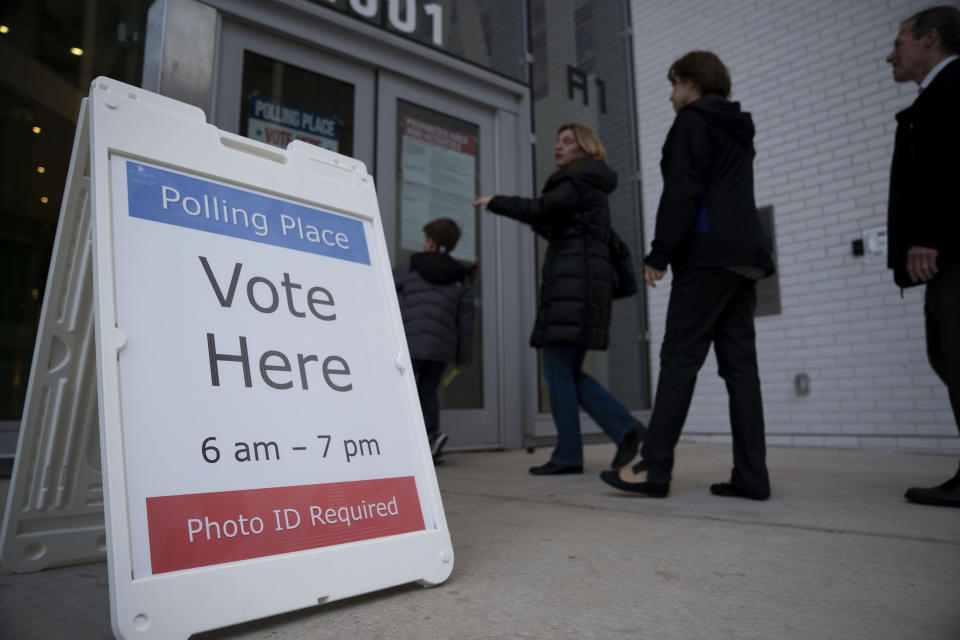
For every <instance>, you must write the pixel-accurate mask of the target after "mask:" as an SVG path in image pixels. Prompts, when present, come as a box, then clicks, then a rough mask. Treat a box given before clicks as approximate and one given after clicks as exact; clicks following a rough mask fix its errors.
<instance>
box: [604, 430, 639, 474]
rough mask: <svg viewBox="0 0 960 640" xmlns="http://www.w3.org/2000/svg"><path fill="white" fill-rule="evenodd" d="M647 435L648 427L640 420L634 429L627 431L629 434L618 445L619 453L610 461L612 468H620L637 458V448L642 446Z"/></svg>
mask: <svg viewBox="0 0 960 640" xmlns="http://www.w3.org/2000/svg"><path fill="white" fill-rule="evenodd" d="M645 435H647V428H646V427H645V426H643V425H642V424H641V423H639V422H638V423H637V424H636V426H634V427H633V429H630V431H627V434H626V435H625V436H623V440H621V441H620V444H619V445H617V454H616V455H615V456H613V462H611V463H610V468H611V469H619V468H621V467H623V466H624V465H626V464H627V463H628V462H630V461H631V460H633V459H634V458H636V457H637V450H638V449H639V448H640V443H641V442H643V437H644V436H645Z"/></svg>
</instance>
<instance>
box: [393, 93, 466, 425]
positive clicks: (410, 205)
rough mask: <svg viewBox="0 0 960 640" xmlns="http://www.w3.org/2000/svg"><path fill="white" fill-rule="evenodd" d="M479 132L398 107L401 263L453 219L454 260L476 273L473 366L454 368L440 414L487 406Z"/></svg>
mask: <svg viewBox="0 0 960 640" xmlns="http://www.w3.org/2000/svg"><path fill="white" fill-rule="evenodd" d="M479 136H480V127H479V126H477V125H476V124H473V123H470V122H465V121H463V120H460V119H458V118H454V117H452V116H448V115H445V114H443V113H440V112H438V111H434V110H432V109H427V108H425V107H421V106H418V105H415V104H412V103H410V102H405V101H403V100H400V101H398V103H397V140H398V143H397V167H398V175H397V230H398V232H397V264H405V263H406V262H407V261H409V260H410V256H411V255H413V254H414V253H417V252H419V251H423V241H424V235H423V226H424V225H425V224H426V223H428V222H430V221H431V220H436V219H437V218H450V219H451V220H453V221H454V222H456V223H457V224H458V225H459V226H460V231H461V233H462V235H461V236H460V241H459V242H458V243H457V246H456V248H454V250H453V251H452V252H451V254H450V255H451V256H452V257H453V258H454V259H456V260H457V261H458V262H460V263H461V264H463V265H464V266H466V267H468V268H472V269H473V272H474V278H473V295H474V332H473V336H474V344H473V364H472V365H471V366H469V367H467V368H466V369H464V370H463V371H461V372H460V373H456V374H454V373H453V370H452V369H451V370H450V371H449V372H448V373H447V376H446V377H445V378H444V381H443V383H441V385H440V391H439V398H440V408H441V409H478V408H482V407H483V340H482V333H483V332H482V315H483V314H482V312H481V310H482V300H483V295H482V292H483V282H482V279H481V277H480V269H479V268H477V267H476V265H477V260H478V257H479V255H480V219H479V218H478V217H477V213H476V209H475V208H474V206H473V201H474V200H475V199H476V197H477V195H478V192H479V189H480V147H479V139H480V138H479Z"/></svg>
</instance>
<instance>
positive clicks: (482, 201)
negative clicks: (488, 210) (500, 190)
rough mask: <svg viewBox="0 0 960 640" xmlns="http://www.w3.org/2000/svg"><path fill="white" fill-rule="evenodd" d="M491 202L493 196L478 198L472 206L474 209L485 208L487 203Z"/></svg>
mask: <svg viewBox="0 0 960 640" xmlns="http://www.w3.org/2000/svg"><path fill="white" fill-rule="evenodd" d="M491 200H493V196H480V197H479V198H477V199H476V200H474V201H473V206H475V207H485V206H487V203H488V202H490V201H491Z"/></svg>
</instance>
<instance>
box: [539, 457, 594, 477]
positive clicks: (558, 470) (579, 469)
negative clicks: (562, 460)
mask: <svg viewBox="0 0 960 640" xmlns="http://www.w3.org/2000/svg"><path fill="white" fill-rule="evenodd" d="M530 473H531V474H533V475H535V476H559V475H563V474H565V473H583V465H582V464H557V463H556V462H554V461H553V460H549V461H547V463H546V464H542V465H540V466H539V467H530Z"/></svg>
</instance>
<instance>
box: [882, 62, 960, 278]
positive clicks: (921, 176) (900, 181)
mask: <svg viewBox="0 0 960 640" xmlns="http://www.w3.org/2000/svg"><path fill="white" fill-rule="evenodd" d="M887 229H888V231H889V251H888V254H887V266H888V267H889V268H891V269H893V279H894V281H895V282H896V283H897V284H898V285H900V286H901V287H912V286H914V285H917V284H922V283H921V282H913V281H912V280H910V276H909V274H907V251H908V250H909V249H910V247H912V246H914V245H915V246H918V247H927V248H929V249H936V250H937V266H938V268H939V269H941V270H942V269H943V268H944V267H946V266H947V265H949V264H954V263H956V262H958V261H960V251H958V250H957V246H958V243H960V60H954V61H953V62H951V63H950V64H948V65H947V66H945V67H944V68H943V69H942V70H941V71H940V73H938V74H937V76H936V77H935V78H934V79H933V82H931V83H930V86H928V87H927V88H926V89H924V90H923V93H921V94H920V95H919V96H918V97H917V99H916V101H914V103H913V104H912V105H910V106H909V107H908V108H906V109H904V110H903V111H901V112H900V113H898V114H897V138H896V143H895V144H894V149H893V164H892V165H891V166H890V200H889V205H888V208H887Z"/></svg>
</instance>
